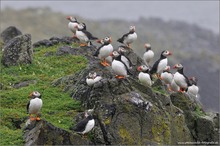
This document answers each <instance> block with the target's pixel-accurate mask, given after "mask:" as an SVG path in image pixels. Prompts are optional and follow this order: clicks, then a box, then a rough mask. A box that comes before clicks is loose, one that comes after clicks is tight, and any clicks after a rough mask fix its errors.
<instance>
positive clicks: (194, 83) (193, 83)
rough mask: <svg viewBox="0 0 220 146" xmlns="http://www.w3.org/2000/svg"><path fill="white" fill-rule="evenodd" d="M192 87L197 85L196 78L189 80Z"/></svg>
mask: <svg viewBox="0 0 220 146" xmlns="http://www.w3.org/2000/svg"><path fill="white" fill-rule="evenodd" d="M189 80H190V82H191V84H192V85H197V82H198V79H197V78H196V77H191V78H189Z"/></svg>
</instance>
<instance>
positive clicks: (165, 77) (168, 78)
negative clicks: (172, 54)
mask: <svg viewBox="0 0 220 146" xmlns="http://www.w3.org/2000/svg"><path fill="white" fill-rule="evenodd" d="M161 80H163V81H164V83H165V84H171V82H172V80H173V74H172V73H171V72H170V66H166V68H165V69H164V71H163V72H162V73H161Z"/></svg>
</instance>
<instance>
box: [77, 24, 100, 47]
mask: <svg viewBox="0 0 220 146" xmlns="http://www.w3.org/2000/svg"><path fill="white" fill-rule="evenodd" d="M75 28H76V37H77V38H78V39H79V40H80V42H81V44H80V46H89V45H90V44H91V41H92V40H97V39H98V38H97V37H94V36H93V35H92V34H91V33H90V32H88V31H87V30H86V25H85V23H79V24H78V25H76V26H75Z"/></svg>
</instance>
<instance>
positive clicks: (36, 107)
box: [27, 91, 43, 121]
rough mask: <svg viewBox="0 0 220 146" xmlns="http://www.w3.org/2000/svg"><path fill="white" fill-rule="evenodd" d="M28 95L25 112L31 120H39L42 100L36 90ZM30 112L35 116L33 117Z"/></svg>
mask: <svg viewBox="0 0 220 146" xmlns="http://www.w3.org/2000/svg"><path fill="white" fill-rule="evenodd" d="M29 97H30V98H31V99H30V100H29V102H28V104H27V113H28V114H29V116H30V120H31V121H34V120H36V121H39V120H40V117H39V112H40V110H41V107H42V105H43V101H42V99H41V94H40V93H39V92H38V91H33V92H32V93H31V94H30V95H29ZM32 114H35V115H36V117H35V118H34V117H33V116H32Z"/></svg>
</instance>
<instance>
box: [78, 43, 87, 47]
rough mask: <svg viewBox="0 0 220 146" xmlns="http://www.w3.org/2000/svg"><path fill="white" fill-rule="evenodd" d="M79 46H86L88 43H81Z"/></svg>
mask: <svg viewBox="0 0 220 146" xmlns="http://www.w3.org/2000/svg"><path fill="white" fill-rule="evenodd" d="M79 46H80V47H84V46H87V44H84V43H81V44H80V45H79Z"/></svg>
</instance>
